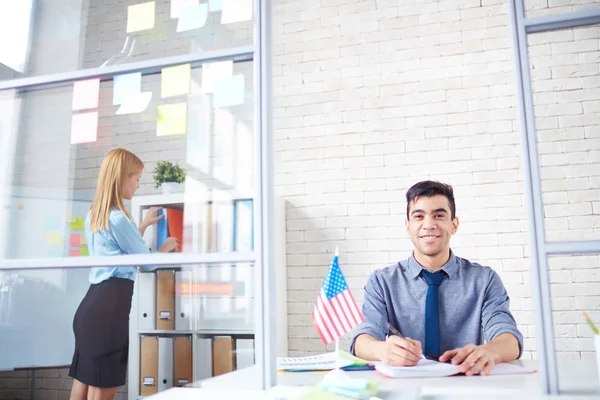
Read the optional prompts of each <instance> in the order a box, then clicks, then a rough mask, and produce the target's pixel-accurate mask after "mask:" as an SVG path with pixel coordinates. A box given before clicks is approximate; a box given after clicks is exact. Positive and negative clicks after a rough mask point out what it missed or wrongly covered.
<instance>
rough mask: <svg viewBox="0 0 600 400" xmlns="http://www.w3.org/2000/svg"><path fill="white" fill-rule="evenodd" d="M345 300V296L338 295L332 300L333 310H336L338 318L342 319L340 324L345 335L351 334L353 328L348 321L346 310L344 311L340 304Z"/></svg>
mask: <svg viewBox="0 0 600 400" xmlns="http://www.w3.org/2000/svg"><path fill="white" fill-rule="evenodd" d="M343 298H344V296H340V295H337V296H335V297H334V298H333V299H331V304H332V305H333V309H334V310H335V313H336V315H337V317H338V318H339V319H340V322H341V323H342V325H343V326H344V333H347V332H350V330H351V329H352V327H351V326H350V324H349V323H348V320H347V319H346V315H345V314H346V310H344V309H343V307H342V304H341V303H340V300H343Z"/></svg>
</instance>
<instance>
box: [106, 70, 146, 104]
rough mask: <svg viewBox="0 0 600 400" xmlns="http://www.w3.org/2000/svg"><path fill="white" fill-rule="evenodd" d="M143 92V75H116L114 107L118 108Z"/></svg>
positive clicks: (138, 73)
mask: <svg viewBox="0 0 600 400" xmlns="http://www.w3.org/2000/svg"><path fill="white" fill-rule="evenodd" d="M141 90H142V73H141V72H134V73H132V74H123V75H115V78H114V87H113V105H115V106H118V105H121V104H123V103H125V101H126V100H128V99H131V98H134V97H136V96H137V95H138V94H139V93H140V92H141Z"/></svg>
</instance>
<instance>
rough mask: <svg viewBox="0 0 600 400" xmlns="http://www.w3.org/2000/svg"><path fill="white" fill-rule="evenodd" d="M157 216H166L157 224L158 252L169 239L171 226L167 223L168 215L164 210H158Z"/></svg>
mask: <svg viewBox="0 0 600 400" xmlns="http://www.w3.org/2000/svg"><path fill="white" fill-rule="evenodd" d="M156 215H157V216H158V215H164V217H163V218H161V219H159V220H158V221H157V222H156V250H158V249H159V248H160V246H162V245H163V243H164V242H165V240H167V238H168V237H169V225H168V223H167V213H166V212H165V209H164V208H161V209H160V210H158V211H157V212H156Z"/></svg>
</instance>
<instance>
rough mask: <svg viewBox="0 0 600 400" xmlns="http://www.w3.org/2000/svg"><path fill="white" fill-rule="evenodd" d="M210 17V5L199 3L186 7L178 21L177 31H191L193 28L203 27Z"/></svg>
mask: <svg viewBox="0 0 600 400" xmlns="http://www.w3.org/2000/svg"><path fill="white" fill-rule="evenodd" d="M207 18H208V5H207V4H197V5H195V6H189V7H185V8H184V9H183V12H182V14H181V16H180V17H179V21H178V22H177V32H185V31H191V30H192V29H198V28H202V27H203V26H204V24H206V19H207Z"/></svg>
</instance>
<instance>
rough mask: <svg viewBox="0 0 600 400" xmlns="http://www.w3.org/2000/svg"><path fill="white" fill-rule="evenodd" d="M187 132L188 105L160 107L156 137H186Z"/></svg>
mask: <svg viewBox="0 0 600 400" xmlns="http://www.w3.org/2000/svg"><path fill="white" fill-rule="evenodd" d="M186 130H187V103H176V104H163V105H161V106H158V116H157V121H156V135H157V136H170V135H185V132H186Z"/></svg>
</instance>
